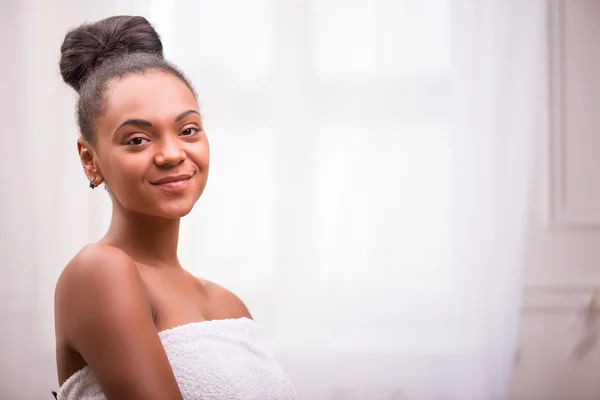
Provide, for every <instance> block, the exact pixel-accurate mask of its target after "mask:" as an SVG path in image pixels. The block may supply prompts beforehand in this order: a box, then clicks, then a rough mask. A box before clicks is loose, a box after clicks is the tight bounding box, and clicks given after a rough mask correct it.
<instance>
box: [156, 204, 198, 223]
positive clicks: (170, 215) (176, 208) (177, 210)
mask: <svg viewBox="0 0 600 400" xmlns="http://www.w3.org/2000/svg"><path fill="white" fill-rule="evenodd" d="M193 208H194V204H193V203H192V204H177V205H175V204H170V205H163V206H162V207H160V206H159V207H158V210H157V211H158V212H157V213H156V215H157V216H159V217H161V218H165V219H178V218H183V217H185V216H186V215H188V214H189V213H190V212H191V211H192V209H193Z"/></svg>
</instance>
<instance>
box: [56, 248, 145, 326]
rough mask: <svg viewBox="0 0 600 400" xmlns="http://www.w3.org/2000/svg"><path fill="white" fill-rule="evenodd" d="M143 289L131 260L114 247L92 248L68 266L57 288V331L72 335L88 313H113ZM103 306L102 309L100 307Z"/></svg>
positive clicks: (80, 253) (85, 249) (78, 255)
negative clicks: (126, 298) (123, 302)
mask: <svg viewBox="0 0 600 400" xmlns="http://www.w3.org/2000/svg"><path fill="white" fill-rule="evenodd" d="M140 289H143V283H142V280H141V277H140V275H139V272H138V270H137V267H136V265H135V263H134V262H133V260H132V259H131V257H129V256H128V255H127V254H126V253H125V252H123V251H122V250H120V249H117V248H115V247H112V246H107V245H101V244H90V245H88V246H86V247H84V248H83V249H82V250H81V251H80V252H79V253H78V254H77V255H76V256H75V257H74V258H73V259H72V260H71V261H70V262H69V263H68V264H67V266H66V267H65V268H64V269H63V272H62V273H61V275H60V277H59V279H58V282H57V284H56V290H55V294H54V305H55V315H56V324H57V329H65V331H71V330H72V328H74V327H76V326H77V325H79V322H80V321H81V320H80V318H82V316H84V315H85V314H86V312H85V311H91V310H95V309H96V308H97V306H98V308H99V309H105V310H110V306H111V305H116V304H118V303H119V302H120V301H122V300H123V298H124V297H129V296H137V295H139V294H140V293H143V290H142V291H141V292H140ZM96 303H98V304H96ZM101 304H103V307H99V306H100V305H101ZM95 311H98V310H95ZM72 316H77V317H78V321H73V318H72ZM72 322H73V323H72ZM57 333H58V332H57ZM65 333H66V332H65Z"/></svg>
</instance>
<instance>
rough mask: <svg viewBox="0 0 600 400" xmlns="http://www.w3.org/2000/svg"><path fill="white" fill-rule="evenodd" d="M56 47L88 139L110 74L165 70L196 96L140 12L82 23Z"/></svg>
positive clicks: (113, 76)
mask: <svg viewBox="0 0 600 400" xmlns="http://www.w3.org/2000/svg"><path fill="white" fill-rule="evenodd" d="M60 51H61V58H60V73H61V75H62V78H63V80H64V81H65V82H66V83H67V84H68V85H69V86H71V87H72V88H73V89H75V91H77V93H78V94H79V99H78V101H77V123H78V125H79V130H80V132H81V136H82V137H83V138H84V139H85V140H86V141H87V142H88V143H90V144H94V142H95V135H94V121H95V119H96V118H97V117H98V116H100V115H101V113H102V111H103V106H104V104H105V100H106V99H105V98H104V94H105V91H106V87H107V83H108V82H109V81H110V80H112V79H115V78H120V77H123V76H126V75H129V74H143V73H146V72H149V71H163V72H167V73H170V74H172V75H174V76H176V77H177V78H179V79H181V80H182V81H183V82H184V83H185V84H186V85H187V86H188V88H189V89H190V90H191V91H192V93H194V96H196V94H195V92H194V89H193V87H192V85H191V84H190V82H189V81H188V80H187V78H186V77H185V76H184V75H183V73H182V72H180V71H179V70H178V69H177V68H176V67H175V66H174V65H172V64H170V63H169V62H168V61H166V60H165V59H164V57H163V47H162V42H161V41H160V37H159V35H158V33H157V32H156V30H154V28H153V27H152V25H150V23H149V22H148V21H147V20H146V18H144V17H138V16H114V17H109V18H106V19H103V20H100V21H97V22H94V23H86V24H83V25H80V26H78V27H76V28H74V29H72V30H70V31H69V32H68V33H67V34H66V36H65V40H64V41H63V44H62V46H61V48H60Z"/></svg>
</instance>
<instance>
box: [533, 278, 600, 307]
mask: <svg viewBox="0 0 600 400" xmlns="http://www.w3.org/2000/svg"><path fill="white" fill-rule="evenodd" d="M596 296H597V298H595V297H596ZM588 306H592V307H594V308H595V309H597V310H600V282H592V283H589V282H585V283H584V282H582V283H568V284H565V283H559V282H555V283H553V282H544V283H530V284H526V285H525V287H524V289H523V297H522V306H521V309H522V311H523V313H524V314H565V313H566V314H572V313H575V312H577V311H580V310H583V309H585V307H588Z"/></svg>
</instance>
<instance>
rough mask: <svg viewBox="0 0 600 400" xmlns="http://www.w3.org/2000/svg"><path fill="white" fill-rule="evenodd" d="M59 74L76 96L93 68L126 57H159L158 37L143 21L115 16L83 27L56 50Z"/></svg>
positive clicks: (160, 44) (135, 17)
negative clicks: (153, 55)
mask: <svg viewBox="0 0 600 400" xmlns="http://www.w3.org/2000/svg"><path fill="white" fill-rule="evenodd" d="M60 51H61V59H60V73H61V75H62V78H63V80H64V81H65V82H66V83H67V84H68V85H70V86H71V87H73V89H75V90H76V91H77V92H79V89H80V88H81V85H82V84H83V82H85V80H86V79H87V77H88V76H89V75H90V73H91V72H92V71H93V70H94V68H96V67H98V66H99V65H100V64H102V63H103V62H104V61H106V60H108V59H110V58H113V57H117V56H122V55H124V54H128V53H134V52H142V53H152V54H156V55H158V56H160V57H161V58H162V57H163V47H162V43H161V41H160V37H159V36H158V33H157V32H156V30H154V28H153V27H152V25H150V23H149V22H148V20H146V18H144V17H138V16H115V17H109V18H106V19H103V20H100V21H98V22H94V23H90V24H83V25H80V26H78V27H77V28H74V29H72V30H71V31H69V32H68V33H67V34H66V36H65V40H64V42H63V44H62V46H61V48H60Z"/></svg>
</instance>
